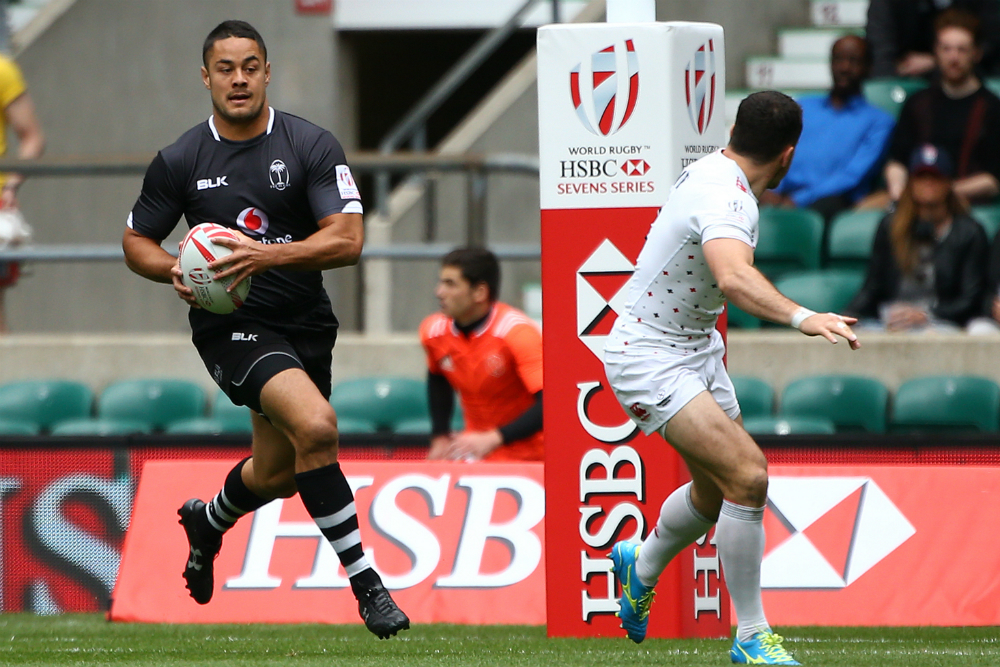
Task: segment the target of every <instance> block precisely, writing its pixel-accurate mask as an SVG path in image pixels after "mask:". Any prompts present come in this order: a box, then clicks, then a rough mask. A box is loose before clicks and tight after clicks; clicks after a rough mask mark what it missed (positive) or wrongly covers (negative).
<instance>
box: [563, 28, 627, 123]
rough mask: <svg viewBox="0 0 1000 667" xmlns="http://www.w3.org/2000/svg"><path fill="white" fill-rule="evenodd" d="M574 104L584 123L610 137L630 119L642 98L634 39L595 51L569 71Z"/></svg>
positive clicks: (578, 115)
mask: <svg viewBox="0 0 1000 667" xmlns="http://www.w3.org/2000/svg"><path fill="white" fill-rule="evenodd" d="M569 89H570V95H571V96H572V99H573V107H574V108H575V109H576V115H577V117H578V118H579V119H580V122H581V123H583V126H584V127H585V128H587V130H588V131H589V132H591V133H593V134H596V135H599V136H604V137H609V136H611V135H612V134H614V133H615V132H617V131H618V130H620V129H622V127H623V126H624V125H625V123H627V122H628V121H629V118H631V117H632V112H633V111H635V103H636V100H637V99H638V98H639V59H638V56H636V53H635V45H634V44H633V43H632V40H631V39H626V40H624V41H622V42H617V43H615V44H612V45H611V46H608V47H605V48H603V49H601V50H600V51H598V52H597V53H594V54H591V56H590V59H589V60H587V59H585V60H583V61H581V62H580V63H578V64H577V65H576V67H574V68H573V69H572V70H571V71H570V74H569Z"/></svg>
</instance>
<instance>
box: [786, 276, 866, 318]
mask: <svg viewBox="0 0 1000 667" xmlns="http://www.w3.org/2000/svg"><path fill="white" fill-rule="evenodd" d="M864 280H865V275H864V273H863V272H862V271H860V270H857V269H821V270H819V271H804V272H802V273H791V274H787V275H785V276H782V277H781V278H778V279H777V280H775V281H774V286H775V287H776V288H777V289H778V291H779V292H781V293H782V294H784V295H785V296H787V297H788V298H789V299H791V300H792V301H795V302H796V303H798V304H801V305H803V306H805V307H806V308H809V309H810V310H815V311H816V312H817V313H839V312H841V311H842V310H843V309H844V308H846V307H847V304H849V303H850V302H851V299H853V298H854V295H855V294H857V293H858V290H859V289H861V284H862V283H863V282H864Z"/></svg>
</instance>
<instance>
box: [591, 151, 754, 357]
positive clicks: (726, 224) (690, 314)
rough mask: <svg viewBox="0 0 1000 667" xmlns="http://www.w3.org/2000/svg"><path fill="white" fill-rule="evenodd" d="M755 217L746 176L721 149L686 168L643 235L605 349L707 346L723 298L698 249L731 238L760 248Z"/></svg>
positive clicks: (639, 350)
mask: <svg viewBox="0 0 1000 667" xmlns="http://www.w3.org/2000/svg"><path fill="white" fill-rule="evenodd" d="M758 218H759V212H758V210H757V198H756V197H755V196H754V195H753V192H751V191H750V184H749V182H748V181H747V177H746V175H745V174H744V173H743V170H742V169H740V167H739V165H737V164H736V162H735V161H733V160H731V159H729V158H728V157H726V156H725V155H723V154H722V151H721V150H719V151H716V152H715V153H712V154H710V155H706V156H705V157H704V158H702V159H700V160H698V161H697V162H695V163H694V164H692V165H690V166H688V167H687V168H686V169H685V170H684V171H683V172H681V175H680V177H678V179H677V181H676V182H675V183H674V185H673V187H672V188H671V189H670V194H669V196H668V197H667V202H666V204H664V205H663V208H662V209H660V214H659V215H658V216H657V218H656V220H655V221H654V222H653V225H652V227H651V228H650V230H649V234H648V235H647V236H646V243H645V245H644V246H643V248H642V252H640V253H639V260H638V262H637V263H636V267H635V273H634V274H633V275H632V278H631V279H630V280H629V295H628V300H627V301H626V303H625V310H624V312H622V313H620V314H619V317H618V320H617V321H616V322H615V326H614V329H613V330H612V333H611V335H610V336H609V337H608V340H607V343H606V345H605V349H606V350H608V351H609V352H622V353H628V352H630V351H634V352H636V353H642V350H643V348H645V349H647V350H648V349H649V348H650V347H655V348H657V349H663V348H664V347H666V348H673V349H676V350H677V351H679V352H682V353H685V352H693V351H696V350H701V349H703V348H705V347H706V346H707V345H708V344H709V343H710V342H711V336H712V332H713V331H715V323H716V320H718V318H719V315H720V314H721V313H722V308H723V305H724V304H725V301H726V300H725V297H724V296H723V294H722V291H721V290H720V289H719V286H718V284H716V282H715V278H714V277H713V276H712V272H711V271H710V270H709V268H708V263H707V262H706V261H705V255H704V253H703V252H702V248H701V244H702V243H704V242H705V241H709V240H711V239H718V238H730V239H739V240H740V241H743V242H744V243H746V244H747V245H749V246H750V247H751V248H756V246H757V221H758Z"/></svg>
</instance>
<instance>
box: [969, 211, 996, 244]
mask: <svg viewBox="0 0 1000 667" xmlns="http://www.w3.org/2000/svg"><path fill="white" fill-rule="evenodd" d="M972 217H973V218H975V219H976V220H978V221H979V224H981V225H982V226H983V229H984V230H986V238H988V239H989V240H990V241H992V240H993V239H994V238H996V235H997V232H998V231H1000V205H998V204H990V205H986V206H973V207H972Z"/></svg>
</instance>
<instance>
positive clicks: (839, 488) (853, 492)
mask: <svg viewBox="0 0 1000 667" xmlns="http://www.w3.org/2000/svg"><path fill="white" fill-rule="evenodd" d="M767 495H768V504H767V507H768V511H767V512H766V513H765V519H764V521H765V528H766V531H767V542H768V545H769V548H770V550H769V551H768V552H767V553H766V554H765V555H764V562H763V563H762V565H761V587H762V588H778V589H840V588H846V587H847V586H850V585H851V584H852V583H854V582H855V581H857V580H858V578H859V577H861V576H862V575H863V574H865V573H866V572H867V571H868V570H870V569H871V568H873V567H874V566H875V565H876V564H878V563H879V562H880V561H881V560H883V559H884V558H886V557H887V556H888V555H889V554H891V553H892V552H893V551H895V550H896V549H897V548H899V547H900V546H901V545H902V544H903V543H904V542H906V541H907V540H908V539H910V538H911V537H912V536H913V535H915V534H916V532H917V531H916V529H915V528H914V527H913V524H911V523H910V521H909V520H908V519H907V518H906V517H905V516H904V515H903V513H902V512H900V511H899V508H897V507H896V505H895V504H893V502H892V500H890V499H889V497H888V496H887V495H886V494H885V492H884V491H882V489H881V488H879V486H878V485H877V484H876V483H875V482H874V480H872V479H871V478H869V477H771V479H770V481H769V487H768V493H767ZM772 544H773V545H775V546H773V547H770V545H772Z"/></svg>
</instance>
